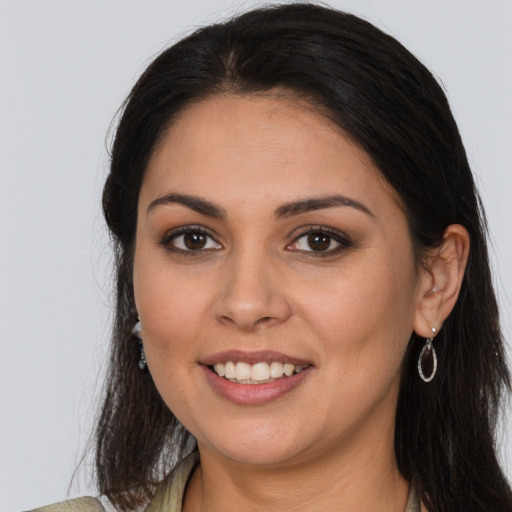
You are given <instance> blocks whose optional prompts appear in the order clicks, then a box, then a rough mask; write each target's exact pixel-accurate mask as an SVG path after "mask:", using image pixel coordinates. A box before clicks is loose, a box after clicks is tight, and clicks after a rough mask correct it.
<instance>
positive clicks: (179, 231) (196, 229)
mask: <svg viewBox="0 0 512 512" xmlns="http://www.w3.org/2000/svg"><path fill="white" fill-rule="evenodd" d="M191 233H200V234H202V235H204V236H206V237H208V238H209V239H210V240H211V241H213V242H214V243H215V244H216V245H217V246H218V247H215V248H211V247H208V248H201V249H197V250H193V249H181V248H180V247H176V246H172V241H173V240H175V239H176V238H178V237H179V236H183V235H186V234H191ZM159 243H160V245H162V246H163V247H164V248H165V249H167V250H168V251H170V252H173V253H177V254H186V255H191V256H197V255H200V254H201V253H202V254H204V253H205V252H209V251H212V250H219V249H221V248H222V244H221V243H219V242H218V241H217V237H216V235H214V234H212V232H211V231H210V230H209V229H206V228H205V227H204V226H200V225H190V224H189V225H186V226H180V227H177V228H173V229H171V230H169V231H167V232H166V233H165V234H164V235H163V237H162V238H161V240H160V242H159Z"/></svg>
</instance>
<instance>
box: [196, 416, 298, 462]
mask: <svg viewBox="0 0 512 512" xmlns="http://www.w3.org/2000/svg"><path fill="white" fill-rule="evenodd" d="M272 427H273V426H272V425H259V426H254V425H252V426H251V427H248V426H245V427H244V428H240V429H233V428H231V429H230V430H229V435H226V436H222V437H221V435H220V434H221V433H220V432H217V435H216V436H214V437H213V438H210V439H206V440H204V441H203V442H201V440H199V439H198V446H199V450H201V449H202V448H206V450H208V451H211V450H213V451H215V452H216V453H217V454H218V455H220V456H221V457H224V458H226V459H229V460H231V461H233V462H235V463H238V464H244V465H252V466H280V465H283V464H286V463H288V462H290V461H291V460H292V459H295V458H297V457H298V456H300V454H301V453H302V452H303V451H304V449H305V446H301V445H302V444H303V441H304V439H303V436H300V437H302V440H301V441H302V442H301V441H299V439H300V437H299V436H298V435H293V431H290V430H291V429H289V428H283V422H280V424H279V425H278V426H277V428H272ZM287 427H288V426H287ZM297 434H300V431H299V432H297Z"/></svg>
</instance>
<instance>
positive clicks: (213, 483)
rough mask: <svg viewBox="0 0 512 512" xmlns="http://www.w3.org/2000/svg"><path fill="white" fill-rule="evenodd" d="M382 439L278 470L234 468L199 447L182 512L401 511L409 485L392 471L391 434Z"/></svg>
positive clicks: (275, 468) (217, 456)
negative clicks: (197, 460) (241, 511)
mask: <svg viewBox="0 0 512 512" xmlns="http://www.w3.org/2000/svg"><path fill="white" fill-rule="evenodd" d="M390 433H391V436H390V435H389V434H390ZM361 437H362V438H363V440H364V438H365V436H361ZM383 437H384V438H386V439H383V438H382V437H381V439H380V441H381V442H379V443H378V445H377V449H376V445H375V444H374V443H368V442H367V441H368V439H367V438H366V440H365V441H366V442H361V443H358V444H357V445H356V446H354V445H352V446H353V449H351V450H346V451H345V453H343V450H340V451H339V452H338V451H337V452H336V453H333V452H332V451H331V452H330V453H328V454H318V455H317V456H316V457H315V458H309V459H308V463H307V464H304V463H303V462H301V461H290V462H288V463H286V464H283V465H280V466H279V467H274V466H270V467H259V466H257V467H254V466H248V465H244V464H240V463H236V462H233V461H230V460H226V459H224V458H223V457H221V456H219V454H218V453H216V452H213V451H211V450H210V449H208V447H205V446H201V445H199V451H200V454H201V464H200V466H199V467H198V469H197V470H196V472H195V473H194V475H193V477H192V479H191V482H190V484H189V487H188V489H187V493H186V499H185V502H184V506H183V512H204V511H208V512H220V511H223V512H224V511H225V510H226V509H230V510H245V511H248V512H260V511H267V510H269V509H270V510H272V509H273V510H280V511H282V512H287V511H296V510H301V512H319V511H325V510H330V509H332V508H333V504H336V509H337V510H343V511H344V512H356V511H357V512H361V511H363V510H388V511H393V512H394V511H396V512H403V511H404V510H405V506H406V502H407V495H408V489H409V484H408V483H407V481H406V480H404V479H403V477H402V476H401V475H400V473H399V471H398V467H397V464H396V459H395V455H394V450H393V437H392V431H391V432H388V434H387V435H385V434H383ZM382 441H384V442H382Z"/></svg>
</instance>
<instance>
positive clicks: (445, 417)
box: [96, 4, 512, 512]
mask: <svg viewBox="0 0 512 512" xmlns="http://www.w3.org/2000/svg"><path fill="white" fill-rule="evenodd" d="M276 89H279V90H285V91H288V92H289V93H292V94H295V95H298V96H300V97H301V98H305V99H307V101H309V102H310V103H311V104H313V105H314V106H316V107H317V108H319V109H321V111H322V112H323V113H326V115H328V116H329V117H330V118H331V119H332V120H334V121H335V122H336V123H337V124H338V125H339V126H340V127H341V128H342V129H343V130H344V132H345V133H346V134H348V135H349V136H350V137H351V138H352V140H353V141H354V142H355V143H357V144H358V145H360V146H361V147H362V148H363V149H364V150H365V151H366V152H367V153H368V154H369V155H370V156H371V158H372V159H373V161H374V163H375V165H376V167H377V168H378V169H379V170H380V172H381V173H382V175H383V176H384V177H385V179H386V180H387V181H388V182H389V184H391V186H392V187H393V188H394V190H395V191H396V193H397V194H398V196H399V198H400V201H401V204H402V205H403V209H404V213H405V214H406V216H407V219H408V222H409V226H410V231H411V236H412V239H413V241H414V244H415V247H416V249H417V258H418V260H419V261H420V260H421V254H422V249H425V248H428V247H431V246H436V245H438V244H439V243H440V241H441V240H442V237H443V232H444V230H445V229H446V227H447V226H449V225H450V224H454V223H457V224H461V225H463V226H464V227H465V228H466V229H467V230H468V232H469V234H470V237H471V250H470V255H469V261H468V265H467V269H466V273H465V277H464V281H463V284H462V289H461V291H460V296H459V298H458V301H457V304H456V306H455V308H454V310H453V312H452V313H451V315H450V316H449V318H448V319H447V320H446V322H445V324H444V326H443V328H442V330H441V332H440V333H439V335H438V337H437V338H436V341H435V348H436V351H437V354H438V359H439V364H438V374H437V375H436V377H435V379H434V380H433V381H432V382H430V383H428V384H426V383H424V382H422V381H421V380H420V378H419V377H418V374H417V370H416V365H417V360H418V353H419V350H420V349H421V346H422V344H423V342H424V340H421V339H419V338H418V337H417V336H416V335H413V336H412V337H411V340H410V343H409V345H408V349H407V352H406V354H405V358H404V362H403V372H402V382H401V388H400V395H399V400H398V408H397V413H396V435H395V451H396V457H397V461H398V466H399V469H400V471H401V472H402V474H403V476H404V477H405V478H406V479H408V480H410V481H413V482H414V483H415V485H416V488H417V490H418V492H419V495H420V498H421V500H422V501H423V502H424V503H425V504H426V506H427V507H428V508H429V510H432V511H436V512H445V511H451V512H460V511H464V512H468V511H482V512H483V511H493V512H499V511H503V512H505V511H507V512H510V511H511V510H512V493H511V490H510V487H509V485H508V484H507V481H506V478H505V476H504V475H503V473H502V471H501V469H500V467H499V464H498V461H497V457H496V451H495V439H494V436H495V427H496V421H497V416H498V413H499V412H500V404H501V401H502V398H503V397H504V392H507V391H508V390H510V379H509V373H508V371H507V367H506V364H505V357H504V347H503V341H502V336H501V333H500V327H499V322H498V309H497V304H496V299H495V294H494V291H493V287H492V280H491V275H490V271H489V263H488V254H487V246H486V226H485V219H484V216H483V212H482V208H481V205H480V201H479V197H478V194H477V192H476V190H475V186H474V183H473V178H472V174H471V170H470V168H469V164H468V161H467V158H466V154H465V150H464V147H463V144H462V141H461V138H460V135H459V132H458V129H457V126H456V123H455V121H454V119H453V116H452V114H451V111H450V108H449V105H448V102H447V99H446V97H445V95H444V93H443V91H442V89H441V87H440V86H439V85H438V83H437V82H436V80H435V79H434V78H433V77H432V75H431V73H430V72H429V71H428V70H427V69H426V68H425V66H423V65H422V64H421V63H420V62H419V61H418V60H417V59H416V58H415V57H414V56H413V55H411V53H409V51H407V50H406V49H405V48H404V47H403V46H402V45H401V44H400V43H399V42H397V41H396V40H395V39H393V38H392V37H390V36H389V35H386V34H385V33H383V32H381V31H380V30H378V29H377V28H375V27H374V26H373V25H371V24H370V23H368V22H366V21H363V20H361V19H360V18H358V17H356V16H353V15H350V14H346V13H342V12H338V11H335V10H332V9H328V8H326V7H321V6H316V5H311V4H291V5H280V6H273V7H268V8H263V9H257V10H253V11H250V12H248V13H246V14H243V15H241V16H238V17H236V18H234V19H232V20H230V21H227V22H226V23H222V24H217V25H212V26H209V27H206V28H202V29H200V30H198V31H196V32H195V33H193V34H192V35H190V36H188V37H186V38H185V39H183V40H182V41H180V42H178V43H177V44H175V45H173V46H172V47H170V48H169V49H167V50H166V51H164V52H163V53H162V54H161V55H160V56H158V57H157V58H156V60H155V61H154V62H153V63H152V64H151V65H150V66H149V67H148V69H147V70H146V71H145V72H144V74H143V75H142V76H141V78H140V79H139V81H138V82H137V84H136V85H135V87H134V88H133V90H132V91H131V93H130V95H129V97H128V98H127V100H126V102H125V104H124V109H123V112H122V115H121V118H120V121H119V125H118V128H117V132H116V135H115V140H114V142H113V147H112V155H111V168H110V174H109V176H108V179H107V182H106V184H105V189H104V194H103V208H104V213H105V218H106V221H107V224H108V227H109V229H110V231H111V234H112V238H113V243H114V247H115V257H116V270H117V281H116V283H117V306H116V316H115V323H114V327H113V336H112V352H111V359H110V368H109V371H108V382H107V385H106V390H105V395H104V402H103V406H102V409H101V416H100V419H99V422H98V425H97V430H96V439H97V445H96V473H97V480H98V485H99V490H100V492H101V493H103V494H106V495H107V496H108V497H110V499H111V500H112V501H113V502H114V503H116V504H117V505H118V506H119V507H120V508H121V509H123V510H128V509H130V508H133V507H135V506H136V505H139V504H141V503H143V502H146V501H148V500H149V499H150V498H151V496H152V493H153V491H154V488H155V485H156V484H157V483H158V482H159V481H160V480H161V479H162V477H163V475H164V474H166V473H167V472H168V471H169V470H170V469H171V468H172V467H173V465H174V464H175V463H176V462H177V461H178V460H179V459H180V458H181V457H182V456H183V454H184V453H185V452H186V451H187V450H190V449H192V448H193V439H191V438H190V436H189V434H188V433H187V431H186V430H185V429H184V428H183V427H182V426H181V425H180V424H179V422H178V421H177V420H176V418H175V417H174V415H173V414H172V412H171V411H170V410H169V409H168V408H167V407H166V405H165V404H164V403H163V401H162V399H161V398H160V396H159V394H158V391H157V389H156V388H155V385H154V383H153V381H152V379H151V375H150V373H149V372H148V371H147V370H146V371H140V369H139V367H138V360H139V347H138V344H137V341H136V339H135V338H134V337H133V335H132V334H131V329H132V326H133V324H134V322H135V320H136V311H135V306H134V298H133V284H132V256H133V248H134V237H135V228H136V221H137V218H136V212H137V201H138V195H139V190H140V187H141V183H142V180H143V177H144V172H145V169H146V167H147V164H148V161H149V159H150V157H151V155H152V152H153V150H154V148H155V145H156V144H157V142H158V141H159V138H160V137H161V136H162V134H163V133H164V131H165V129H166V128H167V127H168V126H169V125H170V124H172V122H173V120H174V119H175V117H176V116H177V115H178V114H179V113H180V111H182V109H183V108H184V107H185V106H187V105H188V104H190V103H191V102H193V101H197V100H198V99H200V98H204V97H208V96H211V95H215V94H219V93H226V92H230V93H233V94H238V95H244V94H251V93H255V92H258V93H265V92H266V91H268V92H271V91H275V90H276Z"/></svg>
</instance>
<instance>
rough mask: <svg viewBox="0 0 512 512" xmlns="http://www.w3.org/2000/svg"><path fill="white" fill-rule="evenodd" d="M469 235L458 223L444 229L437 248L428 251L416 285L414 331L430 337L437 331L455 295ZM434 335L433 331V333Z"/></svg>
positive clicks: (466, 251) (460, 283)
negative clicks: (441, 239)
mask: <svg viewBox="0 0 512 512" xmlns="http://www.w3.org/2000/svg"><path fill="white" fill-rule="evenodd" d="M469 243H470V240H469V233H468V232H467V231H466V229H465V228H464V227H462V226H461V225H459V224H452V225H450V226H448V227H447V228H446V230H445V232H444V235H443V241H442V243H441V245H440V246H439V247H435V248H433V249H431V250H429V252H428V254H427V256H426V257H425V261H424V268H423V269H422V270H421V273H422V275H421V279H420V280H419V285H418V294H417V303H416V312H415V316H414V323H413V329H414V332H415V333H416V334H417V335H418V336H421V337H423V338H432V337H433V330H432V329H433V328H435V330H436V331H439V330H440V329H441V326H442V325H443V322H444V321H445V320H446V318H447V317H448V315H449V314H450V312H451V311H452V309H453V307H454V306H455V303H456V301H457V297H458V296H459V291H460V287H461V285H462V279H463V277H464V271H465V269H466V263H467V261H468V254H469ZM434 332H435V331H434Z"/></svg>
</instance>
